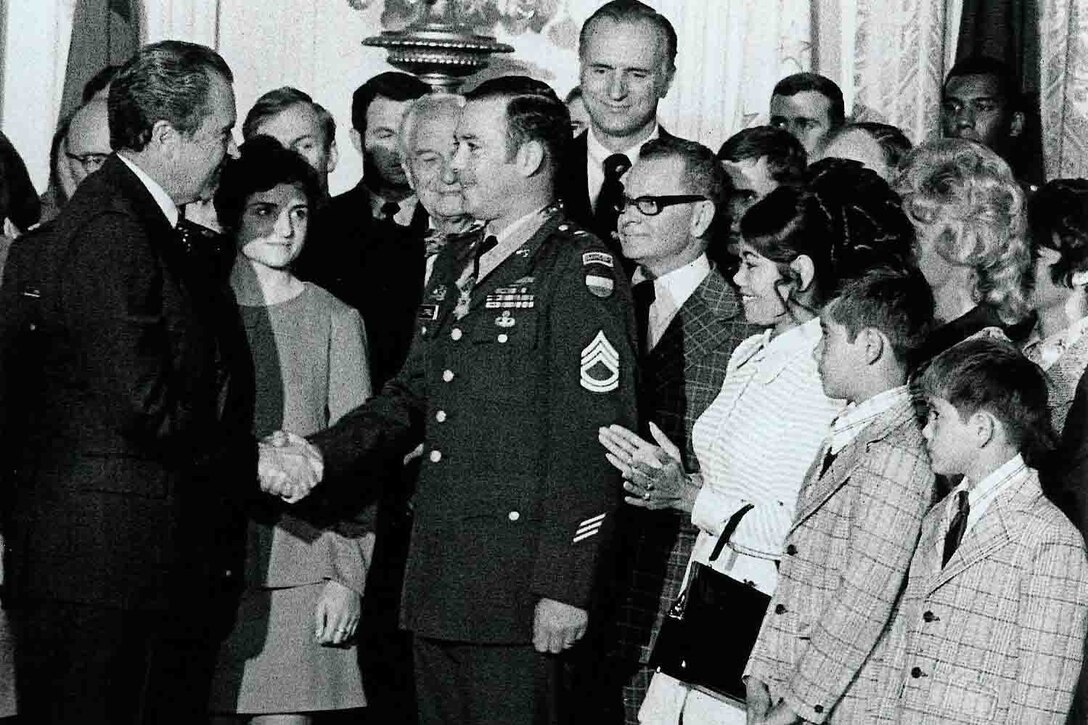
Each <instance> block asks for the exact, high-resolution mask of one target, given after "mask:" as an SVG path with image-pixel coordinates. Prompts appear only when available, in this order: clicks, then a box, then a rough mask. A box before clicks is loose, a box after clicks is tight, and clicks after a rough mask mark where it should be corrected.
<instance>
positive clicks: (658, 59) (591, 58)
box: [559, 0, 676, 254]
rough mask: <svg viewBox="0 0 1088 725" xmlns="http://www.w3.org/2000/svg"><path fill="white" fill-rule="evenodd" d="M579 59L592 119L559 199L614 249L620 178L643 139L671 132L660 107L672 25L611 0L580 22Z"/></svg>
mask: <svg viewBox="0 0 1088 725" xmlns="http://www.w3.org/2000/svg"><path fill="white" fill-rule="evenodd" d="M578 58H579V62H580V64H581V72H580V76H579V77H580V82H581V89H582V98H583V99H584V101H585V105H586V110H588V111H589V120H590V124H589V129H588V130H587V131H585V132H584V133H582V134H581V135H579V136H578V137H577V138H575V139H574V141H573V143H572V146H571V153H570V156H569V158H568V161H567V166H568V168H567V169H566V170H565V176H564V178H566V179H568V181H567V182H565V184H564V187H563V188H561V189H560V190H559V191H560V197H561V198H562V200H563V204H564V208H565V209H566V211H567V213H568V214H569V215H570V216H571V218H572V219H574V220H575V221H577V222H579V223H581V224H583V225H585V226H586V228H588V229H589V230H590V231H592V232H593V233H594V234H596V235H597V236H598V237H600V238H601V240H602V241H604V243H605V244H607V245H608V246H609V247H610V248H611V249H612V250H613V251H615V252H616V253H617V254H618V253H619V242H618V241H617V237H616V217H617V214H618V213H617V212H616V209H615V204H616V203H617V202H618V201H619V197H620V194H621V193H622V189H623V186H622V184H621V183H620V177H621V176H622V175H623V173H624V172H625V171H627V170H628V169H629V168H631V165H632V164H634V163H635V162H636V161H638V158H639V153H640V150H641V148H642V145H643V144H644V143H646V142H647V141H650V140H651V139H655V138H658V137H664V138H668V136H669V134H668V133H667V132H665V131H664V129H662V128H661V127H660V126H659V125H658V123H657V104H658V101H660V100H661V99H662V98H664V97H665V94H666V93H668V90H669V86H670V85H671V84H672V78H673V74H674V73H675V72H676V30H675V29H674V28H673V27H672V23H670V22H669V20H668V18H666V17H665V16H664V15H661V14H660V13H658V12H657V11H656V10H654V9H653V8H651V7H650V6H648V5H645V4H644V3H641V2H639V1H638V0H612V2H609V3H606V4H605V5H603V6H601V8H600V9H598V10H597V11H596V12H595V13H593V15H591V16H589V19H588V20H586V22H585V24H584V25H582V32H581V34H580V36H579V39H578Z"/></svg>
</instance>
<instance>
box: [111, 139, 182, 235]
mask: <svg viewBox="0 0 1088 725" xmlns="http://www.w3.org/2000/svg"><path fill="white" fill-rule="evenodd" d="M117 158H119V159H121V161H122V162H124V164H125V166H127V167H129V169H131V170H132V173H134V174H136V178H137V179H139V180H140V183H141V184H143V185H144V187H145V188H146V189H147V191H148V193H149V194H151V198H152V199H154V200H155V203H156V204H158V206H159V208H160V209H162V213H163V214H164V215H165V216H166V220H167V221H168V222H170V226H172V227H176V226H177V225H178V217H179V216H181V215H180V213H179V212H178V206H177V204H175V203H174V200H173V199H171V198H170V195H169V194H167V193H166V190H165V189H163V188H162V187H161V186H159V182H157V181H155V180H154V179H152V178H151V177H150V176H148V175H147V173H146V172H145V171H144V170H143V169H141V168H140V167H139V166H137V165H136V163H135V162H133V161H131V160H129V159H127V158H125V155H124V154H123V153H119V154H117Z"/></svg>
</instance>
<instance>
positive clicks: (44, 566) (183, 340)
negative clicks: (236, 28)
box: [0, 158, 257, 613]
mask: <svg viewBox="0 0 1088 725" xmlns="http://www.w3.org/2000/svg"><path fill="white" fill-rule="evenodd" d="M30 240H31V243H33V244H35V245H37V246H36V247H35V248H34V250H35V251H36V252H37V254H36V255H29V254H22V253H18V254H17V253H16V252H14V251H13V253H12V259H11V260H9V264H8V266H7V269H6V274H5V283H4V284H3V285H2V286H0V295H2V297H3V299H2V300H0V302H2V307H3V309H5V310H11V309H15V308H16V305H15V302H16V301H17V299H18V298H19V297H20V296H21V295H22V294H23V292H25V291H26V289H27V286H28V284H27V280H29V281H30V283H31V284H32V285H33V286H34V287H36V289H37V290H38V292H39V294H40V310H41V313H40V317H41V319H40V324H39V325H38V329H37V330H36V333H35V334H36V337H34V340H35V345H36V353H35V354H36V355H37V356H38V365H37V367H36V373H37V374H36V375H34V377H33V379H31V380H26V379H22V378H21V377H18V376H17V375H16V374H15V371H13V370H11V369H10V367H7V368H5V367H3V366H6V365H9V363H10V361H11V360H12V357H13V353H14V352H15V351H14V350H13V346H12V345H11V344H9V341H11V340H13V339H20V338H22V343H25V341H26V333H25V328H23V331H20V325H21V323H20V321H18V320H13V319H12V318H13V317H14V316H6V317H5V319H4V322H3V323H2V324H0V352H2V353H3V355H0V361H2V362H0V380H2V381H3V382H4V384H5V386H4V387H5V388H6V389H7V390H8V391H10V390H11V389H13V388H14V389H18V387H19V386H23V387H27V386H30V387H32V388H35V390H34V391H33V393H32V395H31V396H29V397H30V400H29V401H28V402H29V407H28V409H27V410H26V415H24V416H21V417H20V418H19V419H18V420H14V421H13V420H9V421H8V426H9V427H12V426H18V427H19V429H20V430H24V431H25V433H26V435H25V437H24V439H23V442H22V443H21V444H20V445H19V448H18V449H17V450H10V449H4V450H2V451H0V455H2V457H3V458H4V459H5V460H7V459H8V457H15V458H16V459H17V460H18V461H19V466H18V471H17V474H16V475H15V491H14V502H13V508H14V511H13V513H14V515H13V517H12V520H13V524H12V527H13V531H12V535H11V536H10V538H9V540H8V542H9V544H10V549H9V554H10V564H11V566H12V575H13V582H12V584H13V587H14V588H15V593H16V594H17V595H18V596H22V597H27V598H32V599H54V600H61V601H69V602H84V603H92V604H99V605H110V606H116V607H122V608H131V609H156V608H164V607H167V606H168V605H174V606H176V607H177V608H178V610H179V611H187V610H188V609H190V608H192V609H194V610H195V612H197V613H199V612H201V610H207V609H210V608H212V607H211V604H212V601H213V600H218V599H220V597H223V598H225V599H227V600H229V595H230V594H231V593H232V592H233V590H234V589H235V588H236V587H237V585H238V584H239V582H238V579H239V574H240V572H241V568H240V565H241V560H242V556H243V555H244V535H245V522H244V517H243V516H242V515H241V511H240V508H241V507H240V505H239V503H238V502H239V500H240V499H241V498H242V497H244V496H245V492H248V491H253V492H256V490H257V486H256V447H255V444H254V441H253V438H252V436H251V434H250V432H249V431H250V427H251V422H250V417H251V415H252V402H251V400H252V371H251V369H250V367H249V365H250V363H249V353H248V350H247V349H246V347H245V337H244V334H243V333H242V330H241V326H240V322H239V319H238V316H237V310H236V308H235V306H234V300H233V296H232V295H231V294H230V290H229V287H227V286H226V283H225V280H221V279H219V278H216V277H214V276H213V275H212V274H210V268H209V265H208V264H207V260H206V259H204V258H202V257H195V256H194V255H192V254H187V253H186V252H185V250H184V247H183V246H182V245H180V244H179V243H178V238H177V235H176V234H175V232H174V230H173V229H171V227H170V226H169V223H168V222H167V220H166V217H165V216H164V215H163V214H162V212H161V210H160V209H159V208H158V206H157V205H156V204H155V202H154V200H153V198H152V197H151V195H150V194H149V193H148V191H147V190H146V188H145V187H144V186H143V185H142V184H141V183H140V181H139V179H137V178H136V176H135V175H134V174H133V173H132V172H131V171H130V170H129V169H128V168H127V167H126V166H125V165H124V164H123V163H122V162H121V161H120V160H119V159H117V158H112V159H110V160H109V161H108V162H107V163H106V164H105V165H104V166H103V167H102V169H101V171H99V172H98V173H96V174H94V175H92V176H91V177H89V178H88V179H87V181H86V182H84V183H83V185H81V186H80V188H79V190H78V192H77V193H76V194H75V196H73V198H72V200H71V201H70V202H69V204H68V206H67V207H66V208H65V210H64V212H63V213H62V214H61V216H60V217H58V218H57V219H56V221H55V223H54V224H53V225H52V226H51V227H50V228H49V229H48V230H47V231H46V232H45V233H44V234H42V235H40V236H38V237H31V238H30ZM18 244H19V243H18V242H17V243H16V246H18ZM17 260H18V261H17ZM21 372H22V373H23V374H26V373H27V368H26V367H25V366H24V367H23V368H22V369H21ZM4 407H5V406H4V401H3V398H2V397H0V408H4ZM6 412H8V413H9V414H11V413H12V411H10V410H8V411H6ZM11 440H12V438H11V437H9V436H7V435H4V434H3V431H2V430H0V448H3V447H4V446H6V445H10V441H11Z"/></svg>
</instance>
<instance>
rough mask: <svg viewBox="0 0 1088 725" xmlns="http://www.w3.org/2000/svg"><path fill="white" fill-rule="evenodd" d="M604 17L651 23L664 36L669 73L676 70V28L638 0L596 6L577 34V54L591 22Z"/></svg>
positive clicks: (587, 35)
mask: <svg viewBox="0 0 1088 725" xmlns="http://www.w3.org/2000/svg"><path fill="white" fill-rule="evenodd" d="M605 19H607V20H611V21H613V22H616V23H638V22H645V23H649V24H650V25H652V26H653V27H654V28H656V29H657V31H658V32H659V33H661V35H662V36H664V39H665V60H666V61H667V62H668V71H669V73H670V74H671V73H673V72H674V71H675V70H676V46H677V40H676V28H674V27H673V26H672V23H670V22H669V19H668V18H666V17H665V16H664V15H662V14H661V13H659V12H657V11H656V10H654V9H653V8H652V7H650V6H649V5H647V4H646V3H643V2H639V0H612V1H611V2H607V3H605V4H604V5H602V6H601V7H599V8H597V11H596V12H594V13H593V14H592V15H590V16H589V18H587V19H586V21H585V23H583V24H582V30H581V32H580V33H579V34H578V54H579V56H580V55H581V54H582V52H583V51H584V50H585V47H586V42H587V41H588V39H589V33H590V31H591V30H592V29H593V24H594V23H596V22H597V21H598V20H605Z"/></svg>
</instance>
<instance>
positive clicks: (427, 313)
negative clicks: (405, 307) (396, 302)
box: [419, 305, 438, 320]
mask: <svg viewBox="0 0 1088 725" xmlns="http://www.w3.org/2000/svg"><path fill="white" fill-rule="evenodd" d="M419 319H421V320H437V319H438V305H420V306H419Z"/></svg>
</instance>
